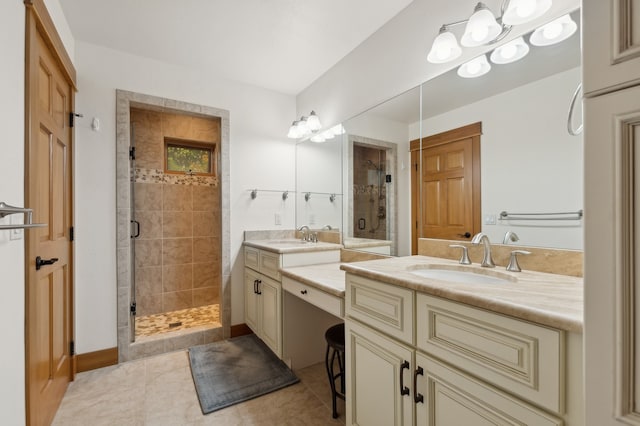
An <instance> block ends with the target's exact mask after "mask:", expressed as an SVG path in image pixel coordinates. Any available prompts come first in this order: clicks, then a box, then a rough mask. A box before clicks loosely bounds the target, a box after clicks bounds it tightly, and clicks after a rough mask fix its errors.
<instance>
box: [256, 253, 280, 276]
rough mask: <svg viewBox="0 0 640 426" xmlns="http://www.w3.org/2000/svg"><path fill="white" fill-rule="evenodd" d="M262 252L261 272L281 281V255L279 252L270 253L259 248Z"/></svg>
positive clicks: (260, 260)
mask: <svg viewBox="0 0 640 426" xmlns="http://www.w3.org/2000/svg"><path fill="white" fill-rule="evenodd" d="M259 252H260V259H259V262H260V266H259V269H260V272H261V273H263V274H265V275H266V276H268V277H271V278H273V279H274V280H277V281H280V278H281V277H282V276H281V274H280V267H281V265H280V259H281V257H280V255H279V254H277V253H270V252H268V251H264V250H259Z"/></svg>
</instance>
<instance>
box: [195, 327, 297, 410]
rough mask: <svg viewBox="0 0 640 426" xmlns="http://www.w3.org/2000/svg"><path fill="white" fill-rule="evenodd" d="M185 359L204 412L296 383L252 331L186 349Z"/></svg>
mask: <svg viewBox="0 0 640 426" xmlns="http://www.w3.org/2000/svg"><path fill="white" fill-rule="evenodd" d="M189 362H190V363H191V375H192V376H193V381H194V383H195V385H196V392H197V393H198V399H199V400H200V407H201V408H202V412H203V413H204V414H208V413H212V412H214V411H216V410H220V409H221V408H225V407H228V406H230V405H233V404H237V403H239V402H243V401H247V400H249V399H252V398H255V397H258V396H261V395H264V394H267V393H269V392H273V391H275V390H278V389H281V388H284V387H286V386H289V385H292V384H294V383H297V382H299V379H298V378H297V377H296V376H295V374H293V372H292V371H291V370H290V369H289V367H287V365H286V364H285V363H284V362H282V361H281V360H280V359H278V357H277V356H276V355H275V354H274V353H273V352H271V350H270V349H269V348H268V347H267V346H266V345H265V344H264V343H262V341H261V340H260V339H258V338H257V337H256V336H255V335H254V334H250V335H248V336H242V337H236V338H234V339H230V340H224V341H221V342H215V343H211V344H208V345H202V346H194V347H192V348H189Z"/></svg>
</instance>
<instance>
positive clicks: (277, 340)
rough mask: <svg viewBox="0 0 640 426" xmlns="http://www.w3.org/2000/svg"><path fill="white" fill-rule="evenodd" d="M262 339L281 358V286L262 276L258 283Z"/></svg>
mask: <svg viewBox="0 0 640 426" xmlns="http://www.w3.org/2000/svg"><path fill="white" fill-rule="evenodd" d="M258 298H259V299H260V301H259V303H260V310H259V315H260V324H261V327H260V328H261V335H260V337H261V338H262V341H263V342H264V343H266V344H267V346H269V347H270V348H271V350H272V351H273V352H274V353H275V354H276V355H278V357H280V358H282V286H281V284H280V283H279V282H277V281H274V280H272V279H270V278H267V277H265V276H262V278H261V279H260V282H259V283H258Z"/></svg>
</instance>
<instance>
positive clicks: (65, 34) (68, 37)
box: [44, 0, 76, 62]
mask: <svg viewBox="0 0 640 426" xmlns="http://www.w3.org/2000/svg"><path fill="white" fill-rule="evenodd" d="M44 4H45V6H46V7H47V11H48V12H49V15H51V19H52V20H53V23H54V25H55V26H56V30H58V35H59V36H60V38H61V39H62V44H64V48H65V50H66V51H67V54H68V55H69V57H70V58H71V61H72V62H74V59H75V51H76V41H75V39H74V38H73V34H71V28H69V23H68V22H67V18H66V17H65V16H64V12H63V11H62V6H60V0H44Z"/></svg>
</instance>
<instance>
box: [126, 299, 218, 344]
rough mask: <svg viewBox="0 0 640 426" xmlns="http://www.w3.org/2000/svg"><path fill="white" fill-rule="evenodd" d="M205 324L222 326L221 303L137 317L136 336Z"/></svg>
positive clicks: (214, 326) (153, 334)
mask: <svg viewBox="0 0 640 426" xmlns="http://www.w3.org/2000/svg"><path fill="white" fill-rule="evenodd" d="M203 326H209V327H211V328H216V327H221V326H222V325H221V324H220V305H217V304H216V305H207V306H200V307H198V308H190V309H182V310H179V311H173V312H167V313H162V314H156V315H146V316H142V317H136V338H137V337H148V336H155V335H158V334H162V333H168V332H175V331H180V330H185V329H190V328H200V327H203Z"/></svg>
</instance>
